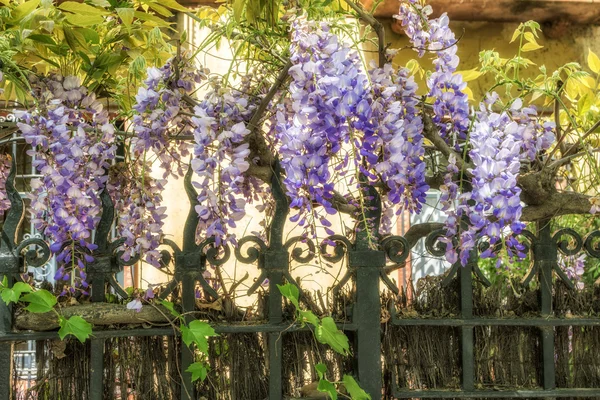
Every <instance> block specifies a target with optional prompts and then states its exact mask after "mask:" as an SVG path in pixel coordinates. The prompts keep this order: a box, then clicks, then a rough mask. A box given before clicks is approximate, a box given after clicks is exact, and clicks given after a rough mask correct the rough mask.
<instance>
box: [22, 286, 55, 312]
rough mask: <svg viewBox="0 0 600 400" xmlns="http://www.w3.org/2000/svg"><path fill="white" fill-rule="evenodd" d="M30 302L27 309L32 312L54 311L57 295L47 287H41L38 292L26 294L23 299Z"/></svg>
mask: <svg viewBox="0 0 600 400" xmlns="http://www.w3.org/2000/svg"><path fill="white" fill-rule="evenodd" d="M21 300H23V301H24V302H26V303H29V305H28V306H27V307H25V309H26V310H27V311H29V312H32V313H45V312H49V311H52V309H53V308H54V306H55V305H56V297H54V295H53V294H52V293H50V292H49V291H47V290H45V289H40V290H38V291H36V292H33V293H29V294H26V295H25V296H23V298H22V299H21Z"/></svg>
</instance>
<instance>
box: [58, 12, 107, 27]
mask: <svg viewBox="0 0 600 400" xmlns="http://www.w3.org/2000/svg"><path fill="white" fill-rule="evenodd" d="M66 20H67V21H68V22H69V23H70V24H71V25H75V26H92V25H100V24H102V23H104V18H102V16H101V15H80V14H69V15H67V16H66Z"/></svg>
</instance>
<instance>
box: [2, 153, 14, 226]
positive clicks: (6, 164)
mask: <svg viewBox="0 0 600 400" xmlns="http://www.w3.org/2000/svg"><path fill="white" fill-rule="evenodd" d="M11 165H12V159H11V157H10V156H9V155H8V154H5V153H3V154H0V218H2V217H3V216H4V212H5V211H6V210H8V209H9V208H10V200H9V199H8V195H7V194H6V180H7V179H8V174H9V173H10V168H11Z"/></svg>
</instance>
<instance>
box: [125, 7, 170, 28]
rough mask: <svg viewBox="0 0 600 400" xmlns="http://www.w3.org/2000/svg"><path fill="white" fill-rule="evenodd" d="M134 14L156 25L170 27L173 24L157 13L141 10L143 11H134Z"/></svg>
mask: <svg viewBox="0 0 600 400" xmlns="http://www.w3.org/2000/svg"><path fill="white" fill-rule="evenodd" d="M133 16H134V17H136V18H137V19H141V20H142V21H145V22H147V23H148V24H150V25H154V26H162V27H169V26H170V25H171V24H169V23H168V22H167V21H165V20H163V19H161V18H159V17H157V16H155V15H151V14H148V13H145V12H141V11H134V12H133Z"/></svg>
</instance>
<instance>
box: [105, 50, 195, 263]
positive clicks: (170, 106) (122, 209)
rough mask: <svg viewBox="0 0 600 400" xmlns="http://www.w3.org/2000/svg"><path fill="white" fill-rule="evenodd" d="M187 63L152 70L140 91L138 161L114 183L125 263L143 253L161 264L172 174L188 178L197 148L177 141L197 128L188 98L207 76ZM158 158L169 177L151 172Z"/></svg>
mask: <svg viewBox="0 0 600 400" xmlns="http://www.w3.org/2000/svg"><path fill="white" fill-rule="evenodd" d="M187 61H189V60H187V59H185V60H183V59H172V60H170V61H169V62H167V63H166V64H165V65H164V66H163V67H161V68H156V67H151V68H148V77H147V79H146V81H145V82H144V84H145V86H144V87H140V88H139V90H138V93H137V95H136V104H135V105H134V106H133V109H134V110H135V114H134V116H133V120H132V125H131V129H132V131H133V133H134V137H133V138H132V139H131V157H132V158H134V159H135V161H136V162H134V163H131V165H129V170H127V167H125V166H124V165H119V166H117V167H116V168H115V171H114V174H112V176H113V177H114V180H111V183H110V185H109V189H110V192H111V196H112V198H113V201H114V202H115V207H116V209H117V212H118V215H117V232H118V234H119V236H121V237H124V238H125V243H124V245H123V248H122V250H123V259H124V260H125V261H128V260H129V259H131V258H132V257H134V256H135V255H139V256H140V257H141V258H142V259H144V260H145V261H146V262H148V263H149V264H150V265H153V266H155V267H160V252H159V251H158V250H157V249H158V247H159V246H160V243H161V241H162V236H163V231H162V227H163V225H164V220H165V218H166V216H167V215H166V213H165V212H166V207H164V206H162V193H163V191H164V189H165V185H166V183H167V181H166V178H167V177H169V176H172V177H174V178H177V177H178V176H183V174H184V170H185V168H184V166H185V163H184V162H183V160H184V158H185V157H187V156H189V154H190V147H191V146H190V145H189V144H188V142H186V141H185V140H177V136H178V135H191V134H192V132H193V126H192V125H191V124H190V122H189V117H188V115H189V114H190V111H191V108H192V106H191V105H189V104H188V103H186V102H184V101H183V99H184V97H185V96H189V95H190V94H192V93H193V92H194V91H195V90H196V87H195V85H196V84H198V83H200V82H202V81H203V80H204V79H206V74H205V71H204V70H203V69H197V68H195V67H194V66H193V63H190V62H187ZM154 160H157V161H158V163H159V166H160V168H162V169H163V171H164V172H163V179H156V178H154V177H152V176H151V171H152V169H153V161H154ZM131 177H134V179H132V178H131Z"/></svg>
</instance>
